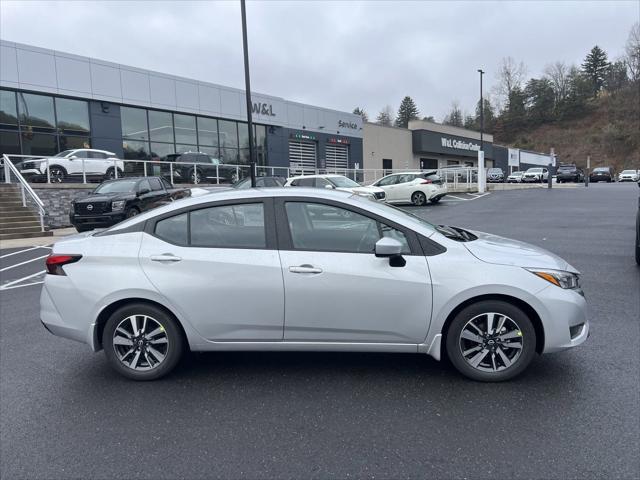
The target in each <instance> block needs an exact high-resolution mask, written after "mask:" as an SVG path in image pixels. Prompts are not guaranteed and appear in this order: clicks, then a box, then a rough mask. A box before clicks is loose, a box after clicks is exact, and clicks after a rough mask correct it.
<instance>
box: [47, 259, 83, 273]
mask: <svg viewBox="0 0 640 480" xmlns="http://www.w3.org/2000/svg"><path fill="white" fill-rule="evenodd" d="M81 258H82V255H56V254H51V255H49V256H48V257H47V260H46V261H45V265H46V266H47V273H49V274H50V275H66V273H64V270H63V269H62V267H64V266H65V265H68V264H70V263H75V262H77V261H78V260H80V259H81Z"/></svg>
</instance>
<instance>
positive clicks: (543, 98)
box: [524, 77, 555, 125]
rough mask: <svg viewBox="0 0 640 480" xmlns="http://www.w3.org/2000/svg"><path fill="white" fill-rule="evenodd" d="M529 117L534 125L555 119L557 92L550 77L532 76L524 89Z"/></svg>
mask: <svg viewBox="0 0 640 480" xmlns="http://www.w3.org/2000/svg"><path fill="white" fill-rule="evenodd" d="M524 95H525V98H526V100H525V102H526V107H527V119H528V120H529V122H530V123H531V124H533V125H539V124H541V123H544V122H547V121H550V120H552V119H553V108H554V104H555V92H554V90H553V84H552V83H551V80H549V79H548V78H544V77H543V78H540V79H538V78H532V79H531V80H529V81H528V82H527V86H526V87H525V89H524Z"/></svg>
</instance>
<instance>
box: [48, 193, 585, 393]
mask: <svg viewBox="0 0 640 480" xmlns="http://www.w3.org/2000/svg"><path fill="white" fill-rule="evenodd" d="M46 264H47V270H48V275H47V276H46V279H45V282H44V288H43V289H42V295H41V300H40V303H41V319H42V322H43V324H44V326H45V328H47V329H48V330H49V331H50V332H51V333H53V334H55V335H59V336H62V337H66V338H70V339H73V340H78V341H80V342H84V343H87V344H88V345H89V346H90V347H91V348H92V349H93V351H98V350H101V349H104V351H105V354H106V357H107V359H108V361H109V363H110V364H111V365H112V366H113V367H114V368H115V369H116V370H117V371H118V372H120V373H121V374H123V375H125V376H127V377H129V378H132V379H135V380H152V379H156V378H159V377H161V376H163V375H165V374H167V373H169V372H170V371H171V370H172V369H173V368H174V367H175V365H176V364H177V363H178V361H179V360H180V358H181V356H182V354H183V353H184V352H185V351H186V350H192V351H213V350H218V351H219V350H290V351H293V350H307V351H308V350H323V351H368V352H413V353H422V354H428V355H430V356H432V357H433V358H435V359H438V360H439V359H440V358H442V356H443V355H447V356H448V358H449V359H450V360H451V362H452V363H453V365H454V366H455V367H456V368H457V369H458V370H459V371H460V372H461V373H462V374H464V375H466V376H467V377H469V378H472V379H474V380H481V381H501V380H507V379H510V378H513V377H514V376H516V375H518V374H519V373H521V372H522V371H523V370H525V368H526V367H527V366H528V365H529V364H530V362H531V361H532V359H533V358H534V357H535V355H536V353H548V352H556V351H560V350H564V349H567V348H570V347H574V346H576V345H579V344H581V343H582V342H584V341H585V340H586V338H587V336H588V333H589V323H588V321H587V316H586V302H585V299H584V296H583V294H582V291H581V289H580V285H579V277H578V272H577V271H576V270H575V269H574V268H573V267H572V266H571V265H569V264H568V263H567V262H566V261H564V260H562V259H561V258H559V257H557V256H555V255H553V254H552V253H549V252H547V251H545V250H542V249H540V248H538V247H534V246H531V245H528V244H525V243H522V242H518V241H514V240H509V239H506V238H502V237H498V236H495V235H489V234H486V233H480V232H472V231H468V230H465V229H463V228H459V227H453V226H435V225H432V224H430V223H428V222H426V221H424V220H422V219H421V218H418V217H416V216H413V215H411V214H408V213H406V212H404V211H402V210H399V209H396V208H393V207H390V206H387V205H384V204H381V203H378V202H373V201H371V200H368V199H366V198H363V197H360V196H357V195H351V194H348V193H343V192H336V191H329V190H326V191H325V190H318V189H306V188H296V189H290V188H282V189H280V188H278V189H276V188H270V189H249V190H226V191H222V192H218V193H213V194H209V195H203V196H200V197H195V198H189V199H184V200H179V201H176V202H174V203H172V204H170V205H167V206H164V207H161V208H158V209H155V210H152V211H150V212H147V213H144V214H142V215H138V216H136V217H135V218H133V219H130V220H127V221H125V222H123V223H120V224H118V225H116V226H114V227H112V228H110V229H108V230H104V231H101V232H98V233H93V234H91V233H89V234H81V235H77V236H74V237H70V238H68V239H65V240H63V241H59V242H58V243H56V244H55V245H54V247H53V253H52V254H51V256H50V257H49V258H48V259H47V261H46Z"/></svg>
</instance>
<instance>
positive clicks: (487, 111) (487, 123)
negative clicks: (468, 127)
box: [473, 98, 496, 133]
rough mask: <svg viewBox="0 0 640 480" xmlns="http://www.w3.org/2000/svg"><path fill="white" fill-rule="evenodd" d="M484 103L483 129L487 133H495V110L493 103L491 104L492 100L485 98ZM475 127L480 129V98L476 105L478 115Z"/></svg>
mask: <svg viewBox="0 0 640 480" xmlns="http://www.w3.org/2000/svg"><path fill="white" fill-rule="evenodd" d="M483 103H484V109H483V112H482V114H483V117H484V118H483V122H482V123H483V131H485V132H487V133H493V130H494V127H495V124H496V114H495V110H494V109H493V105H491V101H490V100H489V99H488V98H483ZM473 129H474V130H480V100H478V103H477V105H476V116H475V121H474V126H473Z"/></svg>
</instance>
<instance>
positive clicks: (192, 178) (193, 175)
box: [187, 168, 202, 185]
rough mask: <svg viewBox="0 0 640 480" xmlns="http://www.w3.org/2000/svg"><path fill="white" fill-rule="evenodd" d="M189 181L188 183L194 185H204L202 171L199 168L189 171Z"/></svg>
mask: <svg viewBox="0 0 640 480" xmlns="http://www.w3.org/2000/svg"><path fill="white" fill-rule="evenodd" d="M187 179H188V180H187V181H188V182H190V183H192V184H193V185H198V184H200V183H202V170H200V169H199V168H192V169H191V170H189V174H188V175H187Z"/></svg>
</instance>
